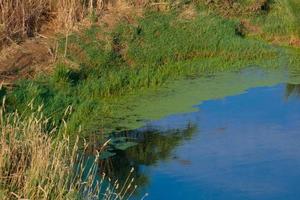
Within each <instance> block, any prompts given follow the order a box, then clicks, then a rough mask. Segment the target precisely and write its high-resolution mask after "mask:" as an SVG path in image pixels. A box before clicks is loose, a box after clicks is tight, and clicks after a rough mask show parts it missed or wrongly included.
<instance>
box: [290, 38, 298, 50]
mask: <svg viewBox="0 0 300 200" xmlns="http://www.w3.org/2000/svg"><path fill="white" fill-rule="evenodd" d="M289 45H290V46H293V47H298V48H299V47H300V38H296V37H293V38H291V39H290V42H289Z"/></svg>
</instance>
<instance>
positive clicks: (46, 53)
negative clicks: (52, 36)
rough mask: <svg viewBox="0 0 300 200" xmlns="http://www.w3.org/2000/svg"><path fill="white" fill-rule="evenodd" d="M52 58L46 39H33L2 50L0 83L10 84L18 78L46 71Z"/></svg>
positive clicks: (0, 55)
mask: <svg viewBox="0 0 300 200" xmlns="http://www.w3.org/2000/svg"><path fill="white" fill-rule="evenodd" d="M53 58H54V54H53V48H51V46H50V45H49V41H48V39H43V38H34V39H32V40H26V41H25V42H23V43H21V44H20V45H18V44H13V45H11V46H9V47H7V48H4V49H2V50H1V52H0V82H2V83H4V84H10V83H12V82H13V81H15V80H16V79H18V78H20V77H24V78H30V77H32V76H34V74H36V73H37V72H41V71H47V70H49V66H50V64H51V63H52V61H53Z"/></svg>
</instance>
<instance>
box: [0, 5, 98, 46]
mask: <svg viewBox="0 0 300 200" xmlns="http://www.w3.org/2000/svg"><path fill="white" fill-rule="evenodd" d="M102 8H103V0H96V1H95V0H1V1H0V40H1V42H2V43H3V42H4V41H18V40H22V39H23V38H24V37H28V36H29V37H31V36H35V34H36V33H38V32H39V31H40V29H41V28H42V26H43V25H45V24H48V23H50V22H53V23H51V25H52V26H53V25H54V27H52V29H55V30H56V31H58V30H61V28H63V30H70V29H71V28H72V27H74V26H75V25H76V24H77V23H78V22H80V21H81V20H83V19H84V18H85V17H87V16H88V15H90V14H91V13H93V12H95V11H96V12H99V11H101V10H102Z"/></svg>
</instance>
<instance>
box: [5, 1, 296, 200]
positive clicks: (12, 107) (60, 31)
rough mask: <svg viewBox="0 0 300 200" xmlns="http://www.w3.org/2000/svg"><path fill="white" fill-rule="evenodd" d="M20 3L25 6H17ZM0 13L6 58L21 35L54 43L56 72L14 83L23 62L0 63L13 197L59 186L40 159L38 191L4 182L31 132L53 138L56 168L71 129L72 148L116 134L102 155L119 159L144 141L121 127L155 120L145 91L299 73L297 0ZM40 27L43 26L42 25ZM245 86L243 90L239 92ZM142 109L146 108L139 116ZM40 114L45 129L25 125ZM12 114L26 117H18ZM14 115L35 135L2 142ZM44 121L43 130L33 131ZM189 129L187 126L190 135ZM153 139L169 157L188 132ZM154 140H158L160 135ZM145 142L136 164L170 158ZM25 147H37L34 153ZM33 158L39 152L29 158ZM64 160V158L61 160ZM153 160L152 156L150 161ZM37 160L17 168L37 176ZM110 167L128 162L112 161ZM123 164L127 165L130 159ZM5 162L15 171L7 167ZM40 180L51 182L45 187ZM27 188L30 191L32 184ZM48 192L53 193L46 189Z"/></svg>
mask: <svg viewBox="0 0 300 200" xmlns="http://www.w3.org/2000/svg"><path fill="white" fill-rule="evenodd" d="M20 5H23V7H22V6H21V7H18V6H20ZM22 9H23V10H24V9H25V11H26V12H23V14H22V12H20V11H21V10H22ZM26 9H27V10H26ZM0 13H2V15H1V18H0V25H1V26H0V37H1V38H0V39H1V42H0V44H1V53H3V54H2V55H3V56H1V57H2V58H1V59H2V60H1V59H0V61H2V62H7V63H8V61H7V60H5V59H6V58H7V57H8V58H9V59H11V57H9V56H11V54H8V56H7V55H6V54H5V51H6V49H11V48H13V46H14V45H15V44H17V45H19V46H21V47H22V44H23V43H26V42H25V41H28V40H29V41H30V40H38V38H43V39H44V40H49V41H48V43H55V45H54V46H50V47H49V51H50V53H51V55H52V57H51V64H50V70H49V69H47V70H40V71H38V72H34V73H33V75H31V76H30V78H28V77H25V76H24V77H21V78H19V77H18V78H17V79H14V78H12V79H13V82H11V81H8V80H11V79H10V77H12V76H14V75H15V74H18V73H19V74H22V72H23V69H19V68H18V66H15V65H18V64H20V65H21V64H22V63H20V62H16V63H17V64H14V67H15V68H14V69H13V70H12V71H11V70H10V69H9V70H6V69H2V68H4V67H5V65H3V66H4V67H3V66H1V65H0V69H1V71H0V75H1V76H0V77H1V79H2V77H3V81H4V82H3V85H2V87H1V89H0V99H1V100H3V101H5V109H4V108H3V112H4V114H3V116H2V118H3V120H2V121H1V124H2V126H1V131H2V132H1V137H2V138H3V141H2V143H0V148H1V150H0V152H2V153H3V154H5V152H6V148H7V147H6V145H7V144H8V145H11V148H13V151H12V152H13V153H16V155H15V154H13V155H10V154H7V156H8V157H9V156H11V157H10V159H11V160H8V161H7V160H1V161H0V176H1V178H0V180H1V182H0V189H1V188H2V187H3V188H4V189H3V191H4V192H8V193H9V194H13V195H14V194H16V195H15V197H16V198H18V197H22V198H30V199H38V198H39V195H40V192H44V193H48V192H49V193H50V191H53V190H54V191H56V189H59V188H50V186H51V185H50V186H49V188H47V187H48V184H51V183H48V182H47V181H46V182H45V180H44V179H43V178H45V179H47V178H46V177H47V176H48V175H49V174H44V173H52V171H53V170H54V171H56V170H57V169H52V168H49V167H46V168H45V167H44V165H41V168H43V169H47V170H46V171H43V172H42V174H38V177H43V178H37V177H34V180H30V181H29V182H30V184H32V181H41V183H39V182H37V183H34V184H33V185H35V186H32V187H37V186H38V187H40V186H41V188H42V189H41V191H39V189H38V190H36V189H37V188H34V189H33V190H32V191H31V190H30V191H28V189H27V188H25V186H26V184H27V182H26V181H25V179H26V180H27V178H26V177H20V179H22V180H23V183H24V184H23V185H21V186H20V185H16V184H15V183H16V182H17V181H16V180H14V179H11V180H10V179H9V183H11V185H9V184H8V182H7V181H5V180H4V179H3V178H2V177H4V178H7V177H9V176H10V175H11V174H12V175H13V174H14V173H17V172H16V171H14V168H18V167H19V166H18V165H16V166H11V167H10V166H7V165H9V163H12V164H14V162H13V159H17V158H18V156H21V157H24V155H25V154H26V155H27V154H28V152H27V151H28V149H25V150H24V149H23V148H21V147H20V146H19V145H20V144H19V142H20V143H22V144H23V143H24V144H25V143H26V141H28V140H31V139H32V138H34V137H35V135H33V134H36V139H37V143H38V144H40V142H41V141H40V140H42V143H44V142H43V141H44V140H45V141H47V142H46V143H47V144H48V146H47V148H46V147H45V148H44V147H43V149H46V150H47V149H48V150H47V151H49V152H48V153H49V159H48V160H49V163H42V164H46V165H47V166H50V165H51V166H52V164H53V162H54V161H55V159H56V158H57V159H58V162H59V165H67V163H70V162H72V160H70V159H72V156H70V157H69V158H67V157H68V155H69V154H70V153H71V152H72V151H73V150H66V149H65V148H64V147H62V149H59V147H60V145H63V144H65V142H67V141H65V139H62V138H64V137H66V135H68V137H70V140H71V141H72V142H71V143H72V144H73V143H74V142H73V141H75V140H76V138H77V137H79V138H81V139H80V140H79V141H80V142H79V143H80V144H82V143H83V142H82V141H83V140H84V139H87V138H89V137H90V136H91V135H96V138H97V139H96V140H97V145H99V146H101V145H103V144H105V142H106V141H107V140H109V139H111V140H110V144H108V145H106V148H105V151H103V152H102V155H104V157H107V156H111V155H114V151H120V150H125V149H127V148H129V147H132V146H134V145H136V144H137V143H140V142H139V141H136V140H134V141H132V140H130V139H128V137H121V139H120V138H119V139H118V140H114V139H112V138H111V137H112V135H115V134H117V133H119V132H121V133H124V131H126V130H130V129H135V128H139V126H141V125H143V123H144V120H150V119H151V118H147V117H148V116H150V115H149V112H151V111H149V109H148V111H147V108H145V109H144V111H143V107H146V106H149V105H147V104H144V101H143V99H145V97H146V98H147V97H148V96H147V95H149V93H151V94H153V93H155V92H156V91H165V92H170V91H168V90H164V88H165V87H167V86H169V85H172V84H173V83H176V82H178V83H180V81H183V80H194V79H197V78H199V77H202V78H203V77H204V78H205V77H213V76H215V75H216V74H219V73H223V72H232V73H234V72H238V71H240V70H243V69H248V68H251V67H258V68H261V69H265V70H271V69H278V70H279V71H282V73H285V72H287V73H289V74H291V76H292V75H295V74H298V72H299V70H300V50H299V48H300V24H299V23H300V3H299V2H298V1H297V0H283V1H279V0H195V1H189V0H188V1H183V0H179V1H169V0H167V1H121V0H120V1H116V2H110V1H108V2H106V1H76V0H63V1H52V0H39V1H34V2H33V1H30V0H15V1H6V0H3V1H2V2H1V3H0ZM55 13H57V14H55ZM25 14H26V15H25ZM24 15H25V16H24ZM12 17H14V18H12ZM24 19H26V20H24ZM22 20H23V21H22ZM43 27H46V28H44V29H45V30H44V29H43ZM47 30H48V32H50V33H51V34H52V35H51V34H50V35H51V39H50V37H49V36H48V35H46V36H44V34H46V33H47ZM53 32H54V33H53ZM53 38H54V40H53ZM53 41H55V42H53ZM30 58H31V57H30ZM30 58H29V59H30ZM42 64H43V63H42ZM32 65H33V64H32ZM48 65H49V64H48ZM48 68H49V67H48ZM16 76H17V75H16ZM6 77H9V79H6ZM229 77H230V76H229ZM233 77H236V76H233ZM244 78H245V77H244ZM245 79H247V78H245ZM231 81H235V80H231ZM221 82H222V81H221ZM223 82H225V81H223ZM270 82H272V81H270ZM240 83H241V85H240V86H239V87H241V88H243V84H242V83H243V81H240ZM202 84H205V82H203V83H202ZM254 85H255V84H254ZM222 87H223V86H220V88H222ZM232 87H236V88H238V86H232ZM203 88H205V86H203ZM203 88H202V89H203ZM212 88H213V87H212ZM174 90H176V88H175V89H174ZM240 90H243V89H240V88H238V89H237V91H240ZM202 91H203V92H204V91H205V89H203V90H202ZM218 91H219V92H220V94H219V95H218V94H216V95H213V96H214V97H215V96H222V95H223V93H222V91H221V89H220V90H218ZM295 91H298V86H297V85H292V84H290V85H287V92H286V96H290V95H291V94H292V93H293V92H295ZM199 92H200V93H201V91H199ZM229 93H230V92H229ZM198 100H199V99H198ZM201 100H202V99H201ZM173 101H176V99H174V100H173ZM129 102H134V103H129ZM154 102H155V101H154ZM152 106H153V105H152ZM154 106H155V105H154ZM169 106H171V104H170V105H169ZM149 107H151V106H149ZM175 107H176V105H175V106H174V108H170V109H166V110H167V111H166V112H165V113H164V115H167V114H171V113H173V112H175V111H176V109H178V108H175ZM141 108H142V109H141ZM137 109H140V110H139V111H138V112H137V111H136V110H137ZM40 111H42V113H43V115H44V116H45V119H47V123H46V124H43V126H42V127H40V124H34V126H35V127H34V128H33V130H32V132H30V131H31V129H27V128H26V127H27V125H26V123H25V121H28V120H29V121H30V122H31V121H35V120H36V119H32V118H30V117H31V116H32V115H33V114H32V113H36V112H40ZM16 112H17V113H20V115H17V114H14V113H16ZM137 113H138V114H137ZM8 116H9V117H8ZM10 118H16V120H24V122H23V121H22V122H18V123H19V124H18V125H17V126H18V127H17V128H16V129H18V130H19V129H20V130H26V131H29V132H30V133H29V134H30V137H29V138H27V135H26V137H25V136H22V134H25V133H23V132H22V131H20V132H18V134H17V136H16V137H17V140H16V139H11V138H9V137H8V138H6V137H7V136H6V135H5V134H6V129H9V128H8V127H10V126H12V127H14V126H16V125H15V124H13V123H15V122H14V120H12V119H10ZM37 120H39V119H37ZM24 123H25V124H24ZM21 125H22V127H19V126H21ZM23 126H24V127H23ZM38 127H39V128H40V129H38V130H36V128H38ZM190 128H191V127H190ZM189 130H190V129H187V132H188V133H189ZM79 133H80V134H79ZM26 134H27V132H26ZM43 135H45V136H43ZM152 135H153V134H152V133H150V134H142V135H141V137H145V138H144V139H145V140H147V137H151V138H155V140H156V139H157V140H159V141H160V142H161V143H163V144H161V146H160V147H162V148H164V150H163V151H162V152H163V153H167V154H168V148H170V149H172V148H173V146H172V144H173V143H174V146H176V145H175V144H177V143H178V142H179V141H180V140H182V137H186V136H185V135H186V134H185V133H184V134H183V135H177V134H176V133H175V134H168V135H169V136H168V137H164V136H160V135H156V134H154V135H155V137H152ZM122 138H123V139H122ZM129 138H130V137H129ZM137 138H139V136H137ZM178 138H180V139H178ZM4 140H5V141H4ZM60 140H62V141H60ZM13 142H17V143H13ZM164 142H166V145H164V144H165V143H164ZM141 143H142V142H141ZM153 143H155V144H156V142H155V141H153ZM36 145H37V144H36V143H34V142H32V143H31V142H28V148H29V149H30V148H33V149H35V148H37V147H36ZM147 145H149V146H146V147H145V146H142V145H139V146H138V147H135V148H134V149H133V150H132V151H139V149H138V148H143V149H145V148H146V149H149V152H148V151H145V152H146V153H147V154H146V155H141V156H140V157H138V158H134V159H139V163H141V162H143V163H145V164H147V159H148V158H149V157H151V158H152V157H155V156H158V157H160V159H163V158H164V156H165V155H161V154H159V153H158V154H155V155H151V153H152V151H154V149H157V147H155V146H151V142H150V143H149V142H147ZM9 147H10V146H9ZM8 149H10V148H8ZM24 151H26V152H24ZM58 151H62V152H58ZM29 152H31V153H32V150H29ZM145 152H142V153H145ZM36 153H39V155H40V154H43V152H36ZM57 153H61V156H58V157H55V155H56V154H57ZM156 153H157V152H156ZM5 155H6V154H5ZM130 155H131V154H130V151H127V152H126V156H128V157H130ZM7 156H6V157H7ZM34 156H38V155H30V157H34ZM135 156H136V155H135ZM137 156H139V155H137ZM141 159H142V161H140V160H141ZM62 160H65V161H64V162H66V163H64V162H63V163H61V161H62ZM130 160H132V158H131V159H130ZM153 160H154V161H155V160H156V159H155V158H153V159H151V161H153ZM116 161H118V159H116ZM1 162H3V164H2V163H1ZM28 162H29V164H28ZM34 162H35V161H33V160H30V161H28V160H26V159H25V160H24V163H23V164H22V165H24V166H21V167H23V168H21V170H23V171H22V173H30V170H37V173H39V171H38V170H39V168H35V165H32V164H30V163H34ZM46 162H47V160H46ZM55 162H56V161H55ZM73 164H74V163H73ZM106 165H107V164H106ZM112 165H123V164H122V163H115V161H114V162H113V163H112ZM124 165H125V166H129V165H128V163H127V164H126V163H125V164H124ZM7 168H8V169H10V170H12V171H9V170H8V171H7ZM27 168H28V169H27ZM100 168H101V167H100ZM103 168H105V167H103ZM59 169H60V168H59ZM70 169H71V168H70ZM70 169H68V170H70ZM126 169H127V168H126ZM2 171H3V173H2ZM5 173H6V174H5ZM7 173H8V175H7ZM67 174H72V173H71V172H70V171H66V172H65V171H64V172H63V174H56V173H54V174H53V179H55V180H56V179H62V180H61V181H62V183H61V184H62V185H64V187H66V186H68V185H69V181H68V178H69V175H67ZM70 176H71V175H70ZM122 176H124V174H122ZM58 177H59V178H58ZM66 177H67V178H66ZM36 179H40V180H36ZM141 179H143V178H141ZM50 180H52V176H51V178H50ZM143 181H145V180H143ZM43 184H44V185H45V186H47V187H46V189H45V188H44V187H43ZM141 184H142V183H141ZM19 187H21V189H20V190H19ZM26 187H27V186H26ZM28 187H29V189H31V186H28ZM51 187H52V186H51ZM53 187H54V186H53ZM64 187H63V188H64ZM68 187H69V186H68ZM78 189H79V188H78V187H77V186H74V188H69V189H67V190H63V191H57V192H58V193H59V194H62V195H61V198H67V197H66V196H68V195H69V190H72V192H73V190H78ZM44 190H45V191H44ZM48 190H49V191H48ZM79 190H81V189H79ZM1 191H2V190H0V193H1ZM60 192H61V193H60ZM20 193H21V194H20ZM53 194H55V195H56V193H53ZM18 195H20V196H18ZM30 195H31V196H30ZM41 195H43V194H41ZM70 195H72V194H70ZM121 196H122V195H121ZM11 197H12V196H11ZM44 198H45V199H51V198H52V199H53V197H50V196H47V195H46V196H44Z"/></svg>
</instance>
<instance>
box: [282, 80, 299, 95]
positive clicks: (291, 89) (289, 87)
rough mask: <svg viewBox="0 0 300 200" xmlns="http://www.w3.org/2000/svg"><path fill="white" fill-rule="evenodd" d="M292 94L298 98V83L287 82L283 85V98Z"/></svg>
mask: <svg viewBox="0 0 300 200" xmlns="http://www.w3.org/2000/svg"><path fill="white" fill-rule="evenodd" d="M293 96H294V97H295V96H296V97H299V98H300V84H291V83H287V84H286V87H285V98H286V99H288V98H290V97H293Z"/></svg>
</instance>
